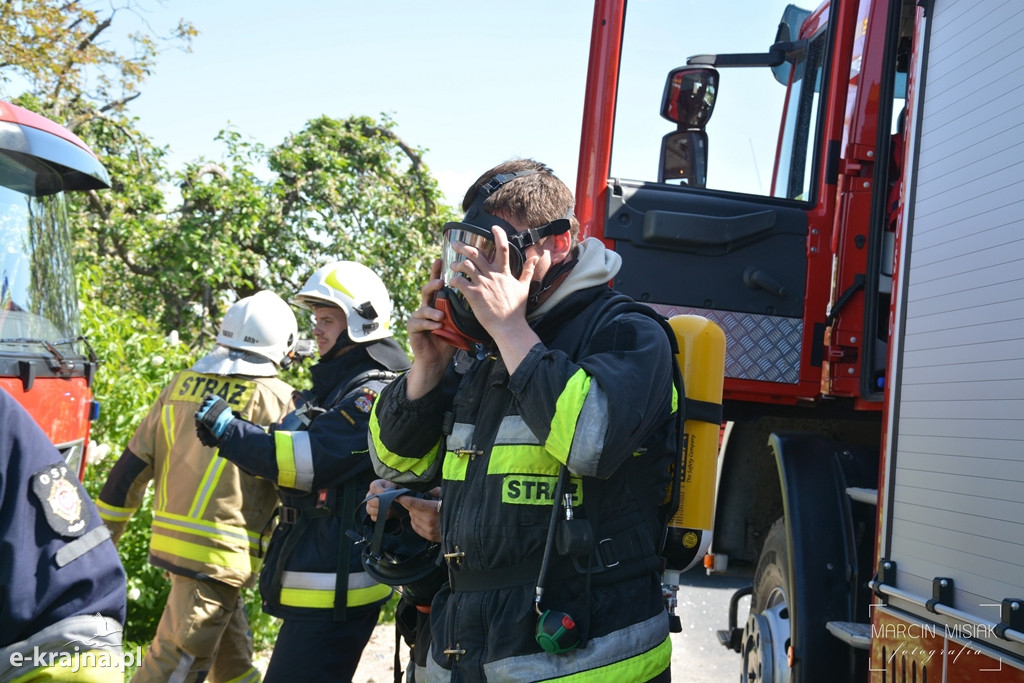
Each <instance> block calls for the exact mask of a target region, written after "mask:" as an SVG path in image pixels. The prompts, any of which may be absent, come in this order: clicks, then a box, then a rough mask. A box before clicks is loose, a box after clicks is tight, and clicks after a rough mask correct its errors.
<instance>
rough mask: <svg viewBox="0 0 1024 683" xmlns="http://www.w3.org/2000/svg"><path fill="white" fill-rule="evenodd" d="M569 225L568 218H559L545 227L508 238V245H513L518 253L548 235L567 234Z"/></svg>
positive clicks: (531, 229)
mask: <svg viewBox="0 0 1024 683" xmlns="http://www.w3.org/2000/svg"><path fill="white" fill-rule="evenodd" d="M570 226H571V223H570V222H569V219H568V218H559V219H558V220H554V221H551V222H550V223H548V224H546V225H542V226H540V227H537V228H530V229H529V230H523V231H522V232H517V233H516V234H514V235H510V236H509V239H508V241H509V244H513V245H515V246H516V247H517V248H518V249H519V251H525V250H526V248H527V247H530V246H533V245H534V244H537V242H540V241H541V240H542V239H544V238H545V237H548V236H550V235H561V234H563V233H566V232H569V227H570Z"/></svg>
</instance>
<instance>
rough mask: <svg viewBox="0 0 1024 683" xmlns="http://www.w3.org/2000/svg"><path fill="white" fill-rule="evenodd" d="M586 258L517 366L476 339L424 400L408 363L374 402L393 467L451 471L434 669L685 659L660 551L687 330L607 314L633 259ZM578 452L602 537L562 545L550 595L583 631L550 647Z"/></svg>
mask: <svg viewBox="0 0 1024 683" xmlns="http://www.w3.org/2000/svg"><path fill="white" fill-rule="evenodd" d="M579 259H580V261H579V263H578V264H577V265H576V267H575V268H574V269H573V270H572V272H571V273H570V274H569V276H568V278H566V280H565V281H564V282H563V283H562V285H560V286H559V288H558V289H557V290H556V294H557V295H558V296H555V297H552V299H550V300H549V301H548V302H546V303H545V304H544V305H543V306H542V307H541V308H539V309H538V311H537V312H536V313H535V314H533V315H532V316H530V317H529V318H528V319H529V321H530V324H531V327H532V328H533V329H534V331H535V332H536V333H537V335H538V336H539V337H540V339H541V343H539V344H537V345H535V346H534V347H533V349H531V350H530V352H529V354H528V355H527V357H526V358H525V359H524V360H523V362H522V363H521V365H520V366H519V367H518V368H517V370H516V372H515V373H514V374H513V375H512V376H509V374H508V372H507V370H506V369H505V366H504V364H503V363H502V361H501V359H500V357H499V358H493V357H488V358H483V359H471V358H469V356H468V355H467V354H464V353H462V354H459V355H457V356H456V358H455V360H454V361H453V365H452V367H450V368H449V374H448V376H447V377H446V380H445V381H443V382H442V383H441V384H440V385H439V386H438V387H436V388H435V389H434V390H433V391H431V392H430V393H428V394H427V395H426V396H423V397H421V398H419V399H417V400H412V401H410V400H408V399H407V398H406V397H405V382H404V378H402V379H400V380H398V381H396V382H394V383H392V384H391V385H390V386H388V387H387V389H385V390H384V392H383V393H382V395H381V397H380V399H379V400H378V402H377V404H376V407H375V409H374V413H373V416H372V418H371V427H370V429H371V443H370V445H371V455H372V456H373V457H374V460H375V468H376V470H377V473H378V474H379V475H380V476H382V477H384V478H387V479H390V480H393V481H396V482H399V483H402V484H404V485H413V486H416V487H417V488H420V489H424V488H427V487H429V486H433V485H435V484H436V482H437V480H438V479H440V480H441V481H442V497H443V501H444V503H443V506H442V509H441V535H442V552H443V553H445V557H446V559H447V561H448V569H449V579H450V586H449V587H446V588H442V589H441V591H440V592H439V593H438V595H437V596H436V597H435V599H434V601H433V604H432V610H431V631H432V637H433V650H432V653H431V660H430V661H429V662H428V679H429V680H446V681H447V680H451V681H482V680H487V681H530V680H533V681H535V680H561V678H562V677H567V676H575V675H579V674H585V675H586V676H589V677H587V678H586V680H629V681H646V680H649V679H651V678H654V677H655V676H657V675H659V674H661V673H662V672H664V671H665V670H666V669H667V668H668V665H669V663H670V661H671V643H670V641H669V639H668V617H667V613H666V612H665V609H664V601H663V598H662V595H661V588H660V577H659V565H660V562H659V559H658V549H659V545H660V540H661V533H662V530H663V528H664V514H665V510H664V505H663V502H664V501H665V500H666V493H667V487H668V483H669V469H670V466H671V464H672V463H673V462H674V459H675V456H674V449H675V443H676V424H675V418H674V412H675V409H676V402H677V396H676V392H675V390H674V387H673V374H672V367H673V366H672V363H673V359H672V354H671V346H670V344H669V340H668V336H667V335H666V333H665V331H664V330H663V329H662V327H661V325H660V323H659V322H658V321H656V320H654V319H652V318H651V317H649V316H647V315H645V314H643V313H626V314H623V315H618V316H614V317H612V319H611V320H607V321H603V319H602V311H601V309H602V307H603V306H604V305H605V303H606V302H607V301H608V299H609V298H610V297H611V296H612V295H613V294H614V292H613V290H610V289H609V288H608V287H607V286H606V285H605V284H603V283H604V282H607V280H608V279H609V278H610V277H612V275H614V272H615V271H616V270H617V266H618V263H619V261H618V257H617V256H616V255H615V254H614V253H612V252H610V251H606V250H604V248H603V246H602V245H600V244H599V243H597V242H595V241H592V240H588V241H587V242H584V243H583V244H582V245H580V256H579ZM597 283H601V284H597ZM595 321H596V322H595ZM563 465H567V466H568V471H569V473H570V475H571V476H570V479H569V482H570V483H569V485H568V487H567V489H566V491H567V492H570V493H571V494H572V504H573V506H574V510H575V518H576V520H577V522H578V521H579V520H581V519H586V521H587V523H588V524H589V525H590V526H591V528H592V530H593V539H594V543H593V544H590V545H586V544H584V545H585V546H586V547H587V548H588V550H587V551H586V552H585V553H584V554H576V555H573V554H570V553H569V552H567V553H566V554H559V553H558V552H557V551H552V559H551V565H550V568H549V570H548V573H547V577H546V583H545V592H544V594H543V599H542V601H541V605H540V607H541V609H542V610H557V611H561V612H564V613H566V614H568V615H570V616H571V618H572V620H573V621H574V622H575V624H576V628H577V629H578V630H579V633H580V634H581V635H582V636H583V639H584V643H583V644H582V645H581V646H579V647H577V648H576V649H574V650H572V651H570V652H568V653H565V654H548V653H546V652H544V651H543V650H542V649H541V647H540V646H539V645H538V644H537V642H536V641H535V637H534V636H535V629H536V625H537V616H536V614H535V613H534V604H533V603H534V594H535V586H536V584H537V580H538V576H539V569H540V564H541V558H542V556H543V554H544V548H545V543H546V539H547V535H548V529H549V522H550V520H551V517H552V506H553V503H554V500H553V499H554V495H553V492H554V489H555V482H556V479H557V477H558V474H559V472H560V470H561V468H562V466H563ZM577 528H578V527H577Z"/></svg>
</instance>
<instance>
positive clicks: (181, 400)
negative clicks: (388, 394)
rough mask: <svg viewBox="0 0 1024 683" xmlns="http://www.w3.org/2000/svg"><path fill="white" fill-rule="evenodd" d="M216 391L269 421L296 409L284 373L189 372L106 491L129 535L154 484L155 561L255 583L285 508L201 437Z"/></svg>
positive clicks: (159, 405)
mask: <svg viewBox="0 0 1024 683" xmlns="http://www.w3.org/2000/svg"><path fill="white" fill-rule="evenodd" d="M209 393H215V394H218V395H219V396H221V397H222V398H223V399H224V400H225V401H227V402H228V405H230V406H231V409H232V410H234V411H236V412H237V413H238V414H240V415H242V416H244V417H245V418H246V419H249V420H252V421H253V422H255V423H256V424H259V425H270V424H271V423H274V422H277V421H278V420H279V419H280V418H281V417H282V416H283V415H285V414H286V413H287V412H288V411H289V410H291V408H292V407H293V405H294V404H293V400H292V393H293V390H292V388H291V387H290V386H289V385H288V384H286V383H285V382H283V381H281V380H280V379H278V378H277V377H242V376H239V375H212V374H202V373H197V372H194V371H192V370H186V371H183V372H179V373H178V374H177V375H175V377H174V379H173V380H172V381H171V383H170V384H169V385H168V386H167V387H165V388H164V389H163V391H161V392H160V396H159V398H158V399H157V401H156V403H154V404H153V406H152V407H151V408H150V410H149V413H148V414H147V415H146V417H145V418H144V419H143V420H142V422H141V423H140V424H139V426H138V428H137V429H136V431H135V435H134V436H133V437H132V439H131V441H130V442H129V444H128V448H127V449H125V451H124V453H123V454H122V455H121V458H120V459H119V460H118V461H117V463H116V464H115V465H114V467H113V469H112V470H111V471H110V475H109V476H108V478H107V481H106V484H104V486H103V490H102V491H101V492H100V497H99V501H98V502H97V506H98V507H99V510H100V515H101V516H102V517H103V521H104V522H106V524H107V526H108V527H109V528H110V530H111V531H112V532H113V534H114V539H115V541H116V540H117V539H118V538H120V536H121V534H122V532H123V531H124V528H125V526H126V525H127V523H128V520H129V519H130V518H131V516H132V514H133V513H134V512H135V510H137V509H138V507H139V505H141V504H142V498H143V495H144V494H145V491H146V487H147V486H148V485H149V482H150V480H153V481H154V489H155V490H154V496H153V533H152V537H151V539H150V544H149V561H150V563H151V564H153V565H155V566H157V567H161V568H163V569H166V570H167V571H170V572H173V573H175V574H182V575H185V576H191V577H193V578H199V579H206V578H212V579H215V580H217V581H222V582H224V583H226V584H228V585H231V586H239V587H241V586H251V585H252V584H253V583H255V576H256V573H257V572H258V571H259V566H260V562H261V559H260V558H262V556H263V550H264V546H265V540H266V539H265V538H264V536H266V537H269V528H268V525H269V523H270V522H271V521H272V519H273V513H274V509H275V508H276V507H277V491H276V489H275V488H274V484H273V482H270V481H265V480H262V479H257V478H256V477H252V476H250V475H248V474H246V473H245V472H242V471H241V470H240V469H239V468H238V467H236V466H235V465H233V464H231V463H230V462H228V461H226V460H224V459H223V458H218V457H216V449H213V448H209V447H207V446H204V445H202V444H201V443H200V442H199V439H198V438H196V423H195V412H196V410H197V409H198V408H199V405H200V403H202V400H203V398H204V397H205V396H206V395H207V394H209Z"/></svg>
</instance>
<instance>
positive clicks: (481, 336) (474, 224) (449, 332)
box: [434, 170, 572, 354]
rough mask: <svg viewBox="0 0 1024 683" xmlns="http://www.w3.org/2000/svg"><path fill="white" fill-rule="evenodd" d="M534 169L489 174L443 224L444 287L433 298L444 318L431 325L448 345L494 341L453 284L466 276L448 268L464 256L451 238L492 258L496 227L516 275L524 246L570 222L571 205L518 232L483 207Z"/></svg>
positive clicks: (478, 348)
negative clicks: (456, 217) (458, 214)
mask: <svg viewBox="0 0 1024 683" xmlns="http://www.w3.org/2000/svg"><path fill="white" fill-rule="evenodd" d="M534 173H538V171H535V170H526V171H519V172H517V173H501V174H498V175H496V176H494V177H493V178H491V179H490V180H489V181H487V182H486V183H484V184H483V185H482V186H481V187H480V189H479V190H478V191H477V194H476V198H475V199H474V200H473V203H472V204H471V205H470V207H469V209H468V210H467V211H466V215H465V216H464V217H463V219H462V222H459V223H455V222H451V223H445V224H444V228H443V231H442V241H441V278H442V280H443V282H444V286H443V287H442V288H441V290H440V291H439V292H438V293H437V295H436V296H435V298H434V308H436V309H438V310H439V311H441V312H442V313H444V320H443V321H442V325H443V326H442V327H441V328H440V329H437V330H434V334H435V335H437V336H439V337H441V338H442V339H444V340H445V341H446V342H448V343H449V344H451V345H452V346H455V347H457V348H460V349H463V350H465V351H475V352H477V353H478V354H480V353H482V352H484V350H485V349H487V348H488V347H490V346H492V345H493V341H492V340H491V337H490V335H489V334H488V333H487V331H486V330H485V329H484V328H483V326H482V325H481V324H480V323H479V322H478V321H477V319H476V316H475V315H474V314H473V311H472V309H471V308H470V305H469V302H468V301H466V297H465V296H464V295H463V294H462V292H460V291H459V290H458V287H456V286H455V285H453V284H452V282H453V280H454V278H455V277H456V276H457V275H461V276H462V277H465V275H463V274H462V273H459V272H456V271H454V270H452V267H453V266H455V265H457V264H459V263H461V262H462V261H465V260H466V257H465V256H463V255H462V254H459V253H458V252H456V251H455V249H454V248H453V247H452V245H453V243H455V242H461V243H463V244H466V245H468V246H470V247H473V248H475V249H476V250H477V251H479V252H480V254H481V255H482V256H483V257H484V258H485V259H487V260H488V261H493V260H494V254H495V251H496V249H497V246H496V245H495V242H494V234H493V233H492V232H491V228H492V226H497V227H500V228H501V229H502V230H504V231H505V234H506V235H508V243H509V250H508V251H509V254H508V258H509V264H508V265H509V271H510V272H511V273H512V276H513V277H515V278H518V277H519V276H520V275H522V273H523V264H524V263H525V261H526V255H525V252H526V249H527V248H528V247H530V246H532V245H534V244H537V243H538V242H540V241H541V240H542V239H543V238H545V237H548V236H551V235H561V234H564V233H566V232H568V231H569V228H570V227H571V226H572V223H571V221H570V220H569V216H571V215H572V214H571V209H570V211H569V213H567V214H566V216H565V217H563V218H559V219H557V220H554V221H552V222H550V223H547V224H545V225H542V226H540V227H537V228H530V229H529V230H524V231H522V232H517V231H516V229H515V228H514V227H512V224H511V223H509V222H508V221H506V220H503V219H501V218H499V217H497V216H495V215H492V214H490V213H488V212H487V211H485V210H484V208H483V205H484V202H485V201H486V200H487V198H488V197H490V196H491V195H492V194H493V193H494V192H495V191H496V190H497V189H498V188H500V187H501V186H502V185H504V184H505V183H508V182H510V181H512V180H515V179H516V178H518V177H521V176H526V175H532V174H534Z"/></svg>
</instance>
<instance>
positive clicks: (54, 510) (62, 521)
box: [32, 465, 89, 536]
mask: <svg viewBox="0 0 1024 683" xmlns="http://www.w3.org/2000/svg"><path fill="white" fill-rule="evenodd" d="M71 476H74V475H73V474H72V475H71ZM32 492H33V493H35V494H36V497H37V498H39V502H40V503H42V504H43V513H44V514H45V515H46V522H47V524H49V525H50V528H51V529H53V530H54V531H56V532H57V533H58V534H60V535H61V536H81V535H82V534H83V533H85V529H86V527H87V526H89V507H88V506H87V505H86V504H85V501H84V500H83V495H84V494H83V493H82V489H81V488H80V487H79V486H78V484H77V482H74V481H71V480H69V479H68V468H67V466H66V465H52V466H50V467H48V468H46V469H45V470H42V471H41V472H36V473H35V474H33V475H32Z"/></svg>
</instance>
